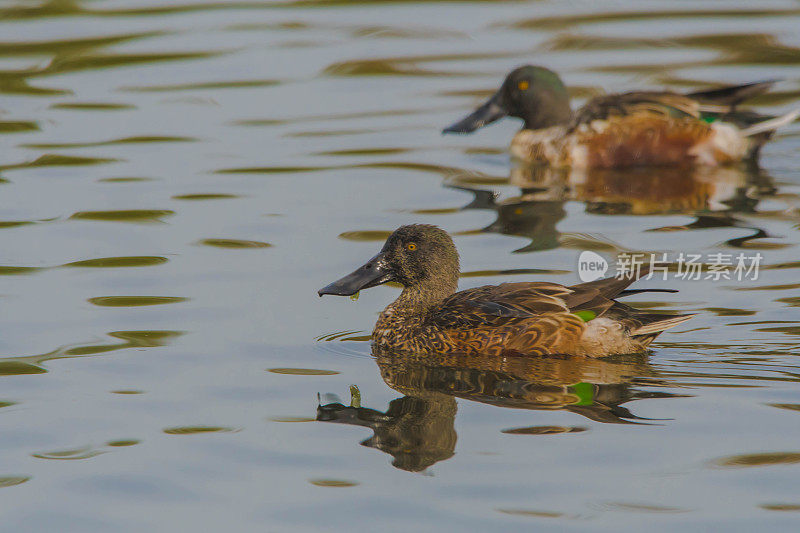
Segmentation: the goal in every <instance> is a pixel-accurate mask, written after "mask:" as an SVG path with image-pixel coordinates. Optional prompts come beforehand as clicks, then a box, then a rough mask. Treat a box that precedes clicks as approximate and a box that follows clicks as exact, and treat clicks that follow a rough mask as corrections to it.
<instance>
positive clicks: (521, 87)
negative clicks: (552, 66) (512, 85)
mask: <svg viewBox="0 0 800 533" xmlns="http://www.w3.org/2000/svg"><path fill="white" fill-rule="evenodd" d="M530 86H531V83H530V82H529V81H528V80H522V81H521V82H519V83H518V84H517V88H518V89H519V90H520V91H527V90H528V87H530Z"/></svg>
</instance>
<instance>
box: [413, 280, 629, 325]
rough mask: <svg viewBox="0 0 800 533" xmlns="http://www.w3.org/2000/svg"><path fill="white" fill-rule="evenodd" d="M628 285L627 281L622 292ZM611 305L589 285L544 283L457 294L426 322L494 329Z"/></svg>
mask: <svg viewBox="0 0 800 533" xmlns="http://www.w3.org/2000/svg"><path fill="white" fill-rule="evenodd" d="M630 283H631V281H627V283H625V285H624V286H623V287H622V288H624V287H625V286H627V285H629V284H630ZM622 288H621V289H619V291H617V292H616V294H618V293H619V292H620V291H621V290H622ZM613 303H614V302H613V300H611V299H609V298H607V297H605V296H604V295H603V290H601V288H599V287H598V286H596V285H592V284H582V285H576V286H574V287H566V286H564V285H559V284H557V283H544V282H528V283H526V282H522V283H503V284H501V285H486V286H484V287H477V288H475V289H467V290H464V291H461V292H457V293H456V294H454V295H452V296H450V297H449V298H447V299H446V300H445V301H444V302H442V304H441V305H440V306H439V308H438V309H437V310H436V311H435V312H434V313H432V314H431V315H430V318H429V319H430V320H431V321H432V322H433V323H434V324H435V325H436V326H438V327H441V328H445V329H447V328H476V327H482V326H494V327H498V326H506V325H513V324H516V323H519V322H520V321H526V322H530V321H531V320H532V319H536V318H541V317H542V316H543V315H547V316H548V317H550V318H552V317H553V316H554V315H556V314H562V315H568V314H574V313H575V312H577V311H583V310H589V311H592V312H593V313H594V315H595V316H599V315H601V314H603V313H604V312H605V311H606V310H608V309H609V308H610V307H611V306H612V305H613ZM570 320H571V319H570Z"/></svg>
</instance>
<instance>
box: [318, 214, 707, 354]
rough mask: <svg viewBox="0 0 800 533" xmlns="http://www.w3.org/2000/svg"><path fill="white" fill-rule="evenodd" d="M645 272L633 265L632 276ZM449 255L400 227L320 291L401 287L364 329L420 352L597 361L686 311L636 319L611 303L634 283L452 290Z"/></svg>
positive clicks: (638, 345)
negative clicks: (373, 252) (370, 328)
mask: <svg viewBox="0 0 800 533" xmlns="http://www.w3.org/2000/svg"><path fill="white" fill-rule="evenodd" d="M645 273H646V269H642V271H641V273H640V275H643V274H645ZM458 277H459V263H458V252H457V251H456V247H455V245H454V244H453V240H452V239H451V238H450V236H449V235H448V234H447V233H446V232H445V231H443V230H441V229H439V228H438V227H436V226H430V225H426V224H415V225H410V226H402V227H400V228H398V229H397V230H396V231H395V232H394V233H392V234H391V235H390V236H389V238H388V239H387V240H386V243H385V244H384V246H383V249H382V250H381V251H380V253H379V254H378V255H376V256H375V257H373V258H372V259H370V260H369V261H368V262H367V263H366V264H365V265H364V266H362V267H361V268H359V269H358V270H356V271H355V272H353V273H352V274H349V275H348V276H345V277H344V278H342V279H340V280H338V281H335V282H333V283H331V284H330V285H328V286H326V287H324V288H322V289H320V290H319V295H320V296H322V295H325V294H334V295H340V296H350V295H353V294H355V293H357V292H358V291H359V290H361V289H368V288H370V287H375V286H377V285H381V284H383V283H387V282H390V281H394V282H397V283H399V284H401V285H402V286H403V292H402V293H401V294H400V296H399V297H398V298H397V300H395V301H394V302H392V303H391V304H389V305H388V306H387V307H386V309H384V310H383V312H382V313H381V315H380V317H379V318H378V322H377V323H376V324H375V329H374V330H373V332H372V340H373V343H374V344H375V345H376V346H377V347H379V348H388V349H393V350H403V351H408V352H414V353H422V354H429V355H434V354H446V353H447V354H449V353H463V354H484V355H514V354H517V355H545V354H565V355H582V356H589V357H602V356H606V355H612V354H623V353H635V352H641V351H644V350H645V349H646V348H647V346H648V345H649V344H650V342H652V340H653V339H654V338H655V337H656V336H657V335H658V334H659V333H661V332H662V331H664V330H665V329H668V328H671V327H673V326H677V325H678V324H680V323H682V322H684V321H686V320H688V319H689V318H691V316H693V315H664V314H655V313H645V312H642V311H639V310H637V309H634V308H632V307H629V306H627V305H624V304H622V303H619V302H617V301H615V300H614V298H616V297H620V296H626V295H627V294H633V293H636V292H641V291H626V290H625V289H626V287H627V286H628V285H630V284H631V283H632V282H633V281H635V279H634V278H621V279H618V278H607V279H601V280H597V281H592V282H589V283H581V284H580V285H574V286H571V287H566V286H564V285H558V284H556V283H544V282H523V283H503V284H501V285H486V286H483V287H477V288H474V289H467V290H464V291H461V292H456V291H457V289H458Z"/></svg>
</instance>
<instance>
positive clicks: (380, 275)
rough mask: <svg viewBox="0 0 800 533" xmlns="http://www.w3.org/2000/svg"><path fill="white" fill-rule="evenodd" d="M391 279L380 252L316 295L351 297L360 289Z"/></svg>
mask: <svg viewBox="0 0 800 533" xmlns="http://www.w3.org/2000/svg"><path fill="white" fill-rule="evenodd" d="M392 279H394V276H393V274H392V272H391V269H390V268H389V266H388V263H387V262H386V256H385V254H384V253H383V252H381V253H379V254H378V255H376V256H375V257H373V258H372V259H370V260H369V261H367V263H366V264H365V265H364V266H362V267H361V268H359V269H358V270H356V271H355V272H353V273H352V274H348V275H346V276H345V277H343V278H342V279H340V280H336V281H334V282H333V283H331V284H330V285H326V286H325V287H322V288H321V289H320V290H319V291H318V292H317V294H319V295H320V296H323V295H325V294H333V295H335V296H352V295H354V294H355V293H357V292H358V291H360V290H362V289H369V288H370V287H377V286H378V285H381V284H383V283H387V282H389V281H392Z"/></svg>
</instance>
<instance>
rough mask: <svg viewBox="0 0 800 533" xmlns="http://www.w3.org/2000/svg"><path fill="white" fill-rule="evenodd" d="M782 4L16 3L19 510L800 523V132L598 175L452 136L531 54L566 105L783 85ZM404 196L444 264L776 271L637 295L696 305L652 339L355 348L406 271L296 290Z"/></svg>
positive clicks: (104, 526)
mask: <svg viewBox="0 0 800 533" xmlns="http://www.w3.org/2000/svg"><path fill="white" fill-rule="evenodd" d="M799 26H800V8H799V7H798V4H797V3H796V2H793V1H788V0H787V1H783V2H779V1H776V2H770V1H764V2H759V3H757V4H756V3H743V2H732V1H731V2H726V1H710V0H709V1H699V2H691V3H689V2H668V1H646V2H634V1H627V2H623V1H620V2H609V3H605V4H603V3H590V2H579V3H575V2H569V3H565V2H556V1H536V2H522V1H521V2H506V3H499V2H480V1H475V2H463V3H459V2H452V3H451V2H430V3H414V2H400V1H398V2H377V1H375V2H349V1H345V0H340V1H337V0H329V1H324V0H322V1H313V2H312V1H302V0H301V1H296V2H259V1H241V2H234V1H231V2H217V3H215V2H197V3H187V2H185V0H184V1H181V2H177V1H164V0H162V1H160V2H146V1H144V2H143V1H137V2H134V1H130V0H116V1H105V0H101V1H88V0H84V1H81V0H50V1H42V2H36V1H28V0H16V1H14V0H9V1H7V2H4V3H2V5H0V142H2V147H3V150H2V154H3V155H2V161H0V193H2V202H0V306H2V313H3V314H2V317H3V319H2V322H0V354H2V356H3V358H2V359H0V374H2V393H0V422H1V423H2V434H3V438H2V439H0V490H1V491H2V496H3V501H4V517H3V518H4V519H3V522H4V528H8V529H9V530H11V529H12V528H13V529H14V530H26V531H27V530H51V531H101V530H103V531H110V530H113V531H146V530H167V529H169V530H176V529H177V530H180V531H184V530H189V529H193V528H194V529H198V530H205V531H210V530H214V531H216V530H223V529H233V530H237V531H246V530H247V531H249V530H258V531H262V530H266V531H287V530H298V531H314V530H319V531H322V530H331V529H334V530H345V529H347V530H355V531H378V530H401V529H413V530H424V531H434V530H435V531H450V530H455V529H456V528H460V529H466V530H475V529H478V528H480V529H482V530H488V531H494V530H501V529H512V528H533V527H538V528H551V529H553V530H584V529H587V528H590V529H604V530H618V529H630V530H641V528H642V527H645V526H646V527H647V528H648V529H651V530H662V531H674V530H676V529H681V530H707V528H709V527H712V526H713V527H714V528H721V527H725V528H727V529H729V530H753V529H755V528H756V527H758V528H764V527H771V528H784V529H788V528H789V527H791V526H792V525H794V524H796V522H797V520H798V518H799V517H800V516H799V515H798V514H797V513H798V511H800V491H798V490H797V481H796V476H797V475H798V472H799V471H798V468H800V466H798V463H800V444H799V443H800V438H799V437H800V430H798V429H797V428H798V427H800V426H798V421H799V420H800V418H798V417H800V393H798V382H800V365H799V364H798V355H800V346H799V345H798V335H799V334H800V317H798V313H797V308H798V305H800V292H798V288H800V283H798V281H797V276H798V271H799V269H800V261H798V258H797V250H798V248H797V245H798V227H800V216H799V215H798V205H799V204H800V155H798V154H799V153H800V151H798V148H800V127H798V125H797V124H795V125H793V126H791V127H789V128H786V129H785V130H784V131H783V132H782V133H781V134H780V135H778V136H777V137H776V139H775V140H774V141H773V142H772V143H770V144H769V145H768V146H767V147H766V149H765V150H764V153H763V155H762V168H761V169H760V170H754V171H740V170H730V169H728V170H716V171H708V170H706V171H694V172H675V171H659V172H656V171H642V172H640V171H636V172H628V173H592V174H591V175H588V176H574V175H569V174H567V175H564V174H560V173H552V172H545V173H542V172H539V173H532V172H530V171H527V170H525V169H519V168H511V166H510V164H509V161H508V157H507V155H506V152H505V147H506V145H507V143H508V141H509V139H510V137H511V135H512V134H513V132H514V131H515V129H516V128H517V127H518V125H517V124H515V123H513V121H507V122H504V123H501V124H498V125H493V126H492V127H491V128H487V129H485V130H481V131H480V132H478V133H477V134H475V135H473V136H470V137H441V136H440V134H439V131H440V130H441V128H442V127H444V126H446V125H447V124H449V123H451V122H453V121H454V120H455V119H457V118H459V117H460V116H462V115H463V114H464V113H465V112H466V111H468V110H470V109H471V108H472V107H473V106H474V105H475V104H477V103H478V102H479V101H480V100H481V99H482V98H483V97H485V96H486V95H488V94H490V93H491V92H492V91H493V90H494V89H495V88H496V87H497V85H498V84H499V82H500V80H501V79H502V77H503V75H504V74H505V73H506V72H507V71H508V70H510V69H511V68H512V67H514V66H516V65H519V64H522V63H526V62H532V63H537V64H543V65H546V66H549V67H551V68H553V69H555V70H557V71H559V72H560V73H561V74H562V75H563V77H564V79H565V81H566V83H567V84H568V85H569V86H570V87H571V89H572V90H573V96H574V97H575V98H576V100H581V99H584V98H586V97H588V96H591V95H594V94H599V93H601V92H602V91H603V90H606V91H618V90H624V89H627V88H639V87H641V88H656V87H669V88H674V89H679V90H684V89H691V88H695V87H700V86H705V85H712V86H713V85H720V84H724V83H740V82H747V81H752V80H761V79H769V78H781V79H783V80H784V81H782V82H781V83H780V84H779V85H778V86H777V88H776V90H775V91H774V92H772V93H771V94H769V95H765V96H762V97H759V98H757V99H756V100H755V102H754V104H756V105H757V106H758V108H759V109H760V110H762V111H764V112H767V113H778V112H781V111H787V110H789V109H791V108H792V106H795V107H796V106H797V105H798V103H797V102H798V100H800V77H799V76H798V72H800V71H798V66H800V33H798V32H797V28H798V27H799ZM411 222H425V223H434V224H438V225H440V226H442V227H443V228H445V229H447V230H448V231H450V232H451V233H452V234H453V235H454V236H455V238H456V244H457V246H458V247H459V250H460V252H461V255H462V266H463V269H464V279H463V280H462V284H461V285H462V287H470V286H477V285H481V284H486V283H497V282H501V281H507V280H523V279H540V280H546V281H553V282H560V283H575V282H576V281H577V277H576V274H575V270H576V264H577V256H578V253H579V252H580V251H581V250H587V249H590V250H595V251H597V252H599V253H601V254H605V255H606V256H610V255H611V254H613V253H615V252H618V251H625V250H627V251H630V250H647V251H658V252H670V253H677V252H679V251H685V252H703V253H709V252H723V253H738V252H741V251H744V252H747V253H755V252H760V253H762V255H763V256H764V265H763V268H762V270H761V275H760V277H759V279H757V280H755V281H747V282H736V281H719V282H713V281H711V280H707V281H683V282H681V281H680V280H675V279H671V280H669V281H668V282H666V283H664V284H662V285H663V286H666V287H671V288H678V289H681V292H680V293H677V294H655V295H650V296H649V297H648V296H647V295H643V296H639V297H634V298H632V300H634V301H637V305H639V306H641V307H650V308H657V309H669V310H675V311H681V312H697V313H699V316H698V317H696V318H695V319H693V320H692V321H691V322H689V323H688V324H685V325H683V326H681V327H679V328H676V330H673V331H671V332H668V333H665V334H664V335H662V336H661V337H660V338H659V341H658V342H657V343H656V344H655V345H654V350H653V353H652V355H650V356H649V357H641V356H640V357H627V358H616V359H610V360H593V361H585V360H575V359H570V358H547V359H521V360H512V361H497V360H485V359H480V358H479V359H474V358H473V359H464V358H443V359H442V360H440V361H430V360H424V359H422V360H420V359H415V358H408V357H406V358H403V357H392V356H385V355H378V356H377V357H374V356H373V355H372V354H371V352H370V346H369V343H368V342H367V337H366V335H368V333H369V331H370V330H371V328H372V324H373V322H374V320H375V318H376V313H377V312H378V311H379V310H380V309H382V308H383V306H384V305H385V304H386V303H387V302H388V301H389V300H390V299H392V298H393V296H394V295H395V294H396V290H397V289H395V288H392V287H381V288H377V289H374V290H371V291H366V292H364V293H363V294H362V295H361V298H360V299H359V300H358V302H357V303H353V302H350V301H348V300H347V299H341V298H340V299H337V298H325V299H322V300H320V299H319V298H317V295H316V289H318V288H319V287H321V286H322V285H324V284H326V283H327V282H329V281H331V280H333V279H335V278H337V277H339V276H341V275H342V274H344V273H346V272H349V271H350V270H351V269H352V268H353V267H354V266H356V265H358V264H360V262H361V261H363V260H364V259H366V258H368V257H370V256H371V255H372V254H373V253H374V252H375V251H376V250H377V249H378V247H379V246H380V243H381V241H382V240H383V239H384V238H385V236H386V235H387V234H388V232H390V231H391V230H393V229H394V228H395V227H397V226H399V225H401V224H405V223H411ZM351 386H352V387H351ZM318 393H319V394H320V396H319V397H318ZM348 426H357V427H348Z"/></svg>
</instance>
